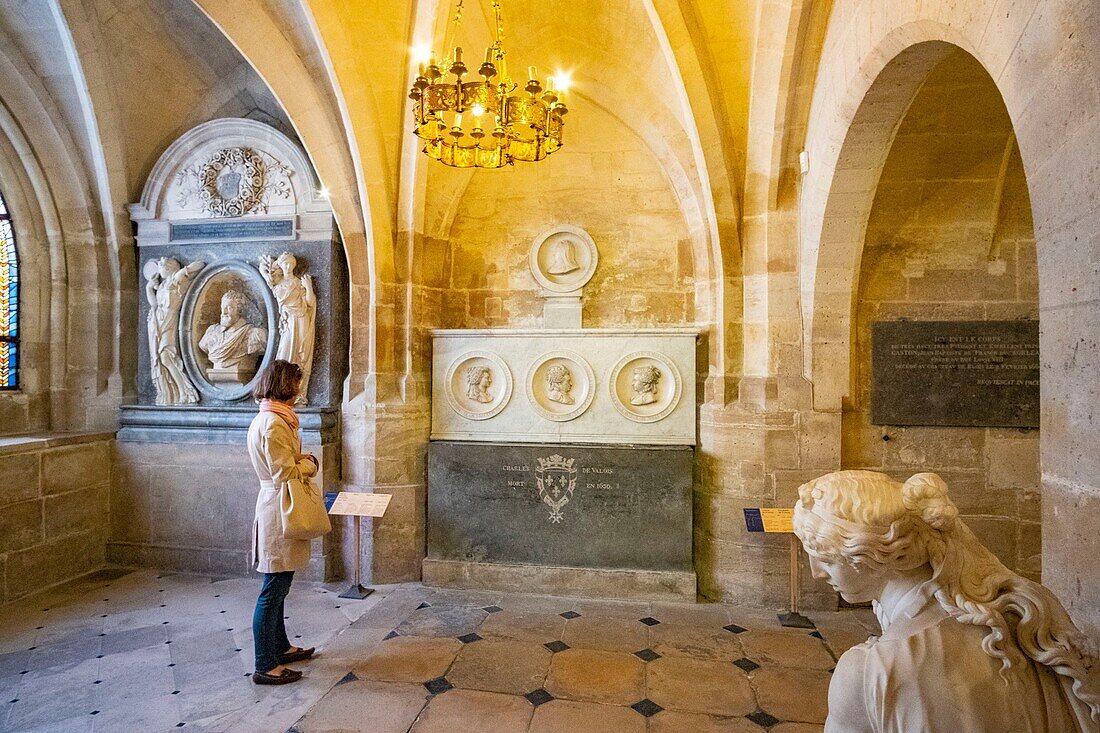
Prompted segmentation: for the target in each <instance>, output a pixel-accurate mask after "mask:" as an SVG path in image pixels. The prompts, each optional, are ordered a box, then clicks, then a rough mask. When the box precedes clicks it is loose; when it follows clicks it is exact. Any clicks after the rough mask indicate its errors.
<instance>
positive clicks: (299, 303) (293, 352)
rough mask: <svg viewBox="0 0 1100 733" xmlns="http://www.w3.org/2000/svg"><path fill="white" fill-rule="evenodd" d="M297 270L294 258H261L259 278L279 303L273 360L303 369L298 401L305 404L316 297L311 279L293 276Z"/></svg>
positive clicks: (287, 255)
mask: <svg viewBox="0 0 1100 733" xmlns="http://www.w3.org/2000/svg"><path fill="white" fill-rule="evenodd" d="M297 266H298V261H297V259H296V258H295V257H294V255H292V254H290V253H289V252H283V253H282V254H281V255H279V257H278V258H277V259H272V258H271V257H264V258H263V259H262V260H261V262H260V274H261V275H263V278H264V280H266V281H267V284H268V285H269V286H270V287H271V290H272V292H273V293H274V294H275V300H276V301H278V303H279V347H278V350H277V352H276V358H278V359H283V360H285V361H291V362H294V363H295V364H297V365H298V366H300V367H301V368H302V391H301V396H300V397H299V398H298V400H299V402H303V403H304V402H306V401H307V400H308V394H309V377H310V372H311V371H312V367H313V344H314V340H315V336H316V318H317V294H316V292H315V291H314V288H313V278H312V277H311V276H310V275H301V276H298V275H296V274H295V272H294V271H295V269H296V268H297Z"/></svg>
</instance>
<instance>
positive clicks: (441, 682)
mask: <svg viewBox="0 0 1100 733" xmlns="http://www.w3.org/2000/svg"><path fill="white" fill-rule="evenodd" d="M424 688H425V689H426V690H427V691H428V692H429V694H432V695H441V694H443V693H444V692H446V691H447V690H451V689H454V685H452V684H451V682H450V680H448V679H447V678H446V677H436V678H435V679H434V680H428V681H427V682H425V683H424Z"/></svg>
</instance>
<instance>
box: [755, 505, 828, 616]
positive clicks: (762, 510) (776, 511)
mask: <svg viewBox="0 0 1100 733" xmlns="http://www.w3.org/2000/svg"><path fill="white" fill-rule="evenodd" d="M744 511H745V529H747V530H748V531H750V532H766V533H768V534H788V535H790V539H791V607H790V610H789V611H788V612H787V613H781V614H779V624H780V626H788V627H791V628H795V629H813V628H816V626H814V622H813V621H811V620H810V619H808V618H806V617H805V616H803V615H802V614H801V613H799V612H798V579H799V575H800V574H801V571H800V570H799V559H800V557H801V551H802V545H801V544H800V543H799V541H798V537H796V536H795V534H794V509H784V508H782V507H755V508H746V509H745V510H744Z"/></svg>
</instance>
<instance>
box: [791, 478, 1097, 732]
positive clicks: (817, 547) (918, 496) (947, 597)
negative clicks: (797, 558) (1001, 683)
mask: <svg viewBox="0 0 1100 733" xmlns="http://www.w3.org/2000/svg"><path fill="white" fill-rule="evenodd" d="M958 517H959V510H958V508H957V507H956V506H955V504H954V502H952V501H951V498H950V497H949V496H948V489H947V485H946V484H945V483H944V481H943V479H941V478H940V477H939V476H937V475H936V474H934V473H918V474H916V475H915V476H913V477H911V478H910V479H909V480H908V481H906V482H905V483H899V482H897V481H894V480H893V479H891V478H890V477H889V476H886V475H885V474H881V473H876V472H874V471H837V472H835V473H831V474H828V475H826V476H822V477H821V478H818V479H815V480H813V481H810V482H808V483H806V484H803V485H802V486H801V487H799V489H798V503H797V504H796V505H795V509H794V531H795V534H796V535H797V536H798V538H799V539H800V540H801V541H802V544H803V546H804V547H805V548H806V552H807V553H808V554H809V556H810V564H811V567H812V569H813V571H814V576H815V577H818V578H821V579H825V580H828V582H829V584H830V585H832V586H833V588H835V589H836V590H837V591H838V592H839V593H840V594H841V595H842V596H843V597H844V598H845V599H846V600H848V601H850V602H862V601H870V600H879V599H881V598H882V597H883V591H884V590H885V589H886V586H887V584H888V583H890V582H892V581H897V582H903V581H905V579H908V580H909V581H910V582H915V583H927V584H931V587H930V588H929V590H930V591H931V593H930V596H931V597H932V598H934V599H935V601H936V602H938V603H939V605H940V606H941V607H942V608H943V609H944V610H945V611H946V612H947V613H948V614H949V615H950V616H952V617H954V618H955V619H956V620H957V621H958V622H959V623H964V624H970V625H973V626H978V627H986V628H987V629H988V631H989V633H988V635H987V636H986V638H985V640H984V641H983V642H982V649H983V650H984V651H985V652H986V653H987V654H989V655H990V656H992V657H994V658H995V659H998V660H999V661H1000V662H1001V664H1002V666H1003V667H1004V668H1008V667H1012V666H1013V665H1015V664H1017V663H1020V662H1022V661H1023V660H1024V659H1025V657H1028V658H1030V659H1031V660H1032V661H1034V662H1036V663H1039V664H1043V665H1046V666H1048V667H1050V668H1051V669H1053V670H1054V671H1055V672H1057V673H1058V674H1060V675H1064V676H1065V677H1067V678H1069V680H1070V681H1071V682H1072V685H1073V690H1074V694H1075V695H1076V696H1077V698H1078V699H1080V700H1081V701H1082V702H1084V703H1085V704H1086V705H1088V706H1089V708H1090V710H1091V713H1092V715H1093V716H1098V715H1100V691H1098V690H1097V680H1096V676H1095V675H1094V674H1093V673H1092V671H1091V670H1092V668H1093V665H1094V664H1095V663H1096V654H1095V651H1094V649H1093V647H1092V644H1091V643H1090V642H1089V640H1088V639H1087V638H1086V637H1084V635H1082V634H1081V633H1080V631H1078V629H1077V628H1076V627H1075V626H1074V624H1073V622H1072V621H1071V620H1070V618H1069V615H1068V614H1067V613H1066V611H1065V609H1064V608H1063V607H1062V604H1061V603H1059V602H1058V599H1057V598H1055V597H1054V595H1053V594H1052V593H1051V592H1050V591H1049V590H1047V589H1046V588H1044V587H1043V586H1041V585H1039V584H1038V583H1035V582H1033V581H1031V580H1028V579H1027V578H1024V577H1021V576H1020V575H1018V574H1016V573H1014V572H1012V571H1011V570H1009V569H1008V568H1007V567H1005V566H1004V565H1003V564H1002V563H1001V561H1000V560H998V559H997V557H996V556H995V555H993V553H991V552H990V551H989V550H988V549H986V547H985V546H984V545H982V543H981V542H979V541H978V538H977V537H975V536H974V533H973V532H971V531H970V528H969V527H967V526H966V523H965V522H963V521H962V520H960V519H959V518H958ZM922 570H923V572H915V571H922Z"/></svg>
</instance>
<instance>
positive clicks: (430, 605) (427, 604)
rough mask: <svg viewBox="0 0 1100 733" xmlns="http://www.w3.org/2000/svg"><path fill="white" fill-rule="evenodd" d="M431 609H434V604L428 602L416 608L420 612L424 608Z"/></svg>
mask: <svg viewBox="0 0 1100 733" xmlns="http://www.w3.org/2000/svg"><path fill="white" fill-rule="evenodd" d="M431 607H432V604H430V603H428V602H427V601H424V602H423V603H421V604H420V605H419V606H417V607H416V610H417V611H419V610H420V609H422V608H431Z"/></svg>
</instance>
